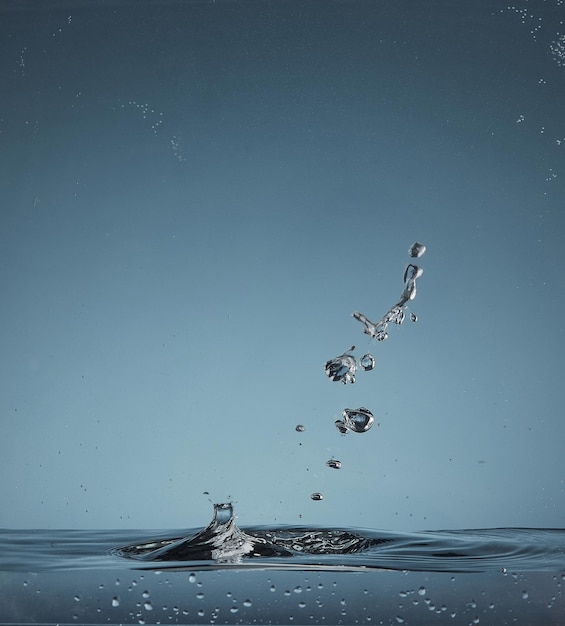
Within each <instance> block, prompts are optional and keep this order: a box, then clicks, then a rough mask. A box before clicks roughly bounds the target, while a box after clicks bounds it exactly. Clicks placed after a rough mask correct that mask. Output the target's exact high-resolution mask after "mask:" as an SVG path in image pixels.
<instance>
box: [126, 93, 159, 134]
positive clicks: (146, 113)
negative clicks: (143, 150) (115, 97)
mask: <svg viewBox="0 0 565 626" xmlns="http://www.w3.org/2000/svg"><path fill="white" fill-rule="evenodd" d="M126 106H130V107H134V108H135V109H137V110H138V111H139V113H140V114H141V118H142V119H144V120H147V119H148V120H149V121H150V122H151V130H152V131H153V134H154V135H157V129H158V128H159V126H161V124H162V123H163V114H162V113H156V112H155V109H151V108H150V107H149V105H148V104H147V103H145V102H136V101H135V100H130V101H129V102H128V103H127V105H125V104H122V109H125V108H126Z"/></svg>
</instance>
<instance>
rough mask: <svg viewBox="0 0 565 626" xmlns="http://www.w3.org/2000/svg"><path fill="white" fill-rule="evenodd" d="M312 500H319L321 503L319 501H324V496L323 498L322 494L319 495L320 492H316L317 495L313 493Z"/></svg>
mask: <svg viewBox="0 0 565 626" xmlns="http://www.w3.org/2000/svg"><path fill="white" fill-rule="evenodd" d="M310 498H311V499H312V500H317V501H319V500H323V499H324V496H323V495H322V494H321V493H318V492H317V491H316V492H315V493H313V494H312V495H311V496H310Z"/></svg>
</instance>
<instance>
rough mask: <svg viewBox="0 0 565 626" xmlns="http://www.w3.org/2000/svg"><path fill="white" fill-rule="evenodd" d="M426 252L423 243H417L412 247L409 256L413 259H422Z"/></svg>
mask: <svg viewBox="0 0 565 626" xmlns="http://www.w3.org/2000/svg"><path fill="white" fill-rule="evenodd" d="M425 251H426V246H425V245H424V244H423V243H419V242H417V241H416V242H415V243H413V244H412V245H411V246H410V250H408V254H409V255H410V256H411V257H412V258H417V257H421V256H422V255H423V254H424V252H425Z"/></svg>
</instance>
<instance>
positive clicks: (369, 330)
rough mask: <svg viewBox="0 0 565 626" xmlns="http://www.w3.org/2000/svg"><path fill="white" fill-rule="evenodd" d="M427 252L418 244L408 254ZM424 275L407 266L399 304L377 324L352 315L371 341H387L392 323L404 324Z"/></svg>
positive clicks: (420, 271) (366, 318) (418, 270)
mask: <svg viewBox="0 0 565 626" xmlns="http://www.w3.org/2000/svg"><path fill="white" fill-rule="evenodd" d="M425 251H426V246H425V245H424V244H422V243H418V242H416V243H414V244H412V246H411V247H410V249H409V250H408V254H409V255H410V256H411V257H421V256H422V255H423V254H424V252H425ZM423 273H424V270H423V268H421V267H420V266H419V265H414V264H413V263H409V264H408V265H407V266H406V269H405V270H404V276H403V279H402V280H403V282H404V289H403V290H402V293H401V294H400V298H399V300H398V302H397V303H396V304H394V305H393V306H391V307H390V309H389V310H388V311H387V312H386V313H385V314H384V315H383V316H382V317H381V319H380V320H378V321H377V322H372V321H371V320H370V319H369V318H368V317H367V316H366V315H365V314H364V313H361V312H359V311H354V312H353V313H352V316H353V318H354V319H356V320H357V321H358V322H361V324H363V332H364V333H365V334H366V335H369V337H370V338H371V339H375V340H376V341H386V340H387V339H388V332H387V329H388V325H389V324H391V323H392V324H397V325H399V326H400V325H402V324H403V323H404V320H405V319H406V309H407V303H408V302H411V301H412V300H414V298H415V297H416V281H417V279H418V278H420V277H421V276H422V274H423ZM417 319H418V318H417V317H416V315H414V314H413V313H410V320H411V321H413V322H415V321H416V320H417ZM363 369H365V368H363ZM371 369H372V368H371ZM326 373H327V372H326Z"/></svg>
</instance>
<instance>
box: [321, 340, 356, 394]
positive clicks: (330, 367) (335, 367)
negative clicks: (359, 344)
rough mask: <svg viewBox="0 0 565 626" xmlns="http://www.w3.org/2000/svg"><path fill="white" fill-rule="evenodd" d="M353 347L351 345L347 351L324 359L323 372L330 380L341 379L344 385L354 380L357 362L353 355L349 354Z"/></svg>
mask: <svg viewBox="0 0 565 626" xmlns="http://www.w3.org/2000/svg"><path fill="white" fill-rule="evenodd" d="M354 349H355V346H352V347H351V348H350V350H348V351H347V352H344V353H343V354H341V355H340V356H336V357H335V358H334V359H330V360H329V361H326V366H325V372H326V376H327V377H328V378H329V379H330V380H333V381H341V382H342V383H343V384H344V385H345V384H347V383H354V382H355V374H356V372H357V363H356V362H355V357H354V356H353V355H351V354H349V352H351V350H354Z"/></svg>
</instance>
